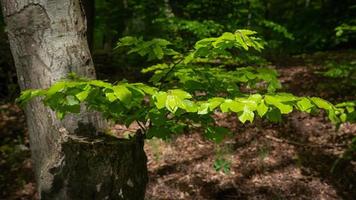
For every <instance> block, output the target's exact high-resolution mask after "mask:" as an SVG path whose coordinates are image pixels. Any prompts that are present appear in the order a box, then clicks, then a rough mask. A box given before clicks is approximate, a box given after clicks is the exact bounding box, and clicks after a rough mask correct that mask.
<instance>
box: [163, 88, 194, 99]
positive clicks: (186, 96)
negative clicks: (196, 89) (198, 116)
mask: <svg viewBox="0 0 356 200" xmlns="http://www.w3.org/2000/svg"><path fill="white" fill-rule="evenodd" d="M168 93H169V94H172V95H174V96H177V97H179V98H181V99H190V98H192V95H191V94H189V93H188V92H186V91H183V90H181V89H174V90H169V91H168Z"/></svg>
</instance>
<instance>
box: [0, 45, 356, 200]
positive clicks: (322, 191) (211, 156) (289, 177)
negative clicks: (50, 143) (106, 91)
mask: <svg viewBox="0 0 356 200" xmlns="http://www.w3.org/2000/svg"><path fill="white" fill-rule="evenodd" d="M325 59H328V60H338V59H339V60H349V59H354V60H356V58H355V54H350V53H343V52H334V53H321V54H314V55H312V56H310V55H309V56H299V57H298V58H293V59H292V60H284V62H283V63H279V64H278V65H276V66H275V67H276V69H277V70H278V71H279V73H280V78H281V79H280V80H281V82H282V84H283V85H284V87H285V88H286V89H285V90H286V91H289V92H291V93H293V94H295V95H309V96H320V97H323V98H325V99H328V100H330V101H331V102H339V101H342V100H345V99H347V100H350V99H355V95H356V90H355V88H349V87H347V86H345V87H344V86H342V85H341V84H340V82H339V81H337V80H336V81H332V80H329V79H326V78H323V77H321V76H318V75H316V74H315V71H317V70H318V69H320V68H322V67H323V66H322V65H323V64H324V62H323V61H325ZM326 83H327V84H326ZM215 119H216V121H217V123H218V124H219V125H221V126H224V127H229V128H230V129H231V130H233V132H234V133H235V134H234V137H232V138H231V139H227V140H226V141H224V142H223V144H220V145H217V144H214V143H212V142H210V141H207V140H205V139H204V138H203V137H202V136H201V134H200V133H198V132H192V133H186V134H183V135H178V136H176V137H175V138H172V139H170V140H169V141H162V140H158V139H153V140H150V141H147V143H146V145H145V150H146V153H147V157H148V169H149V178H150V181H149V184H148V188H147V194H146V197H147V200H161V199H162V200H163V199H174V200H176V199H251V200H252V199H326V200H328V199H350V200H351V199H355V197H356V162H355V161H350V160H343V159H339V160H338V158H340V156H341V155H342V154H343V152H344V151H345V149H346V147H347V145H348V144H349V143H350V141H351V138H352V137H354V136H356V124H349V123H345V124H342V125H341V127H340V128H339V129H336V128H335V127H334V126H333V125H332V124H331V123H330V122H329V121H328V120H327V118H326V116H325V113H320V114H318V115H314V116H310V115H307V114H303V113H299V112H294V113H292V114H290V115H288V116H285V117H284V119H283V123H279V124H271V123H269V122H266V121H264V120H260V119H257V120H256V122H255V123H254V124H245V125H243V124H241V123H239V122H238V120H237V119H236V118H235V117H234V116H227V115H223V114H219V113H217V114H216V116H215ZM120 128H122V126H120V125H116V126H114V127H113V129H120ZM0 130H1V131H0V156H1V157H0V172H1V173H0V199H36V194H35V183H34V181H33V175H32V164H31V161H30V158H29V157H30V152H29V147H28V137H27V136H26V132H27V130H26V128H25V119H24V116H23V113H22V111H21V109H19V108H18V107H17V106H16V105H14V104H9V103H3V104H2V105H0ZM216 160H224V161H225V162H222V163H220V164H221V165H224V164H226V168H225V169H226V171H225V172H223V171H216V170H215V168H214V163H215V162H216ZM337 160H338V162H337V164H335V163H336V161H337Z"/></svg>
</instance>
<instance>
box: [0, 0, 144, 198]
mask: <svg viewBox="0 0 356 200" xmlns="http://www.w3.org/2000/svg"><path fill="white" fill-rule="evenodd" d="M1 5H2V9H3V15H4V19H5V23H6V25H7V26H6V30H7V33H8V37H9V42H10V48H11V52H12V55H13V58H14V62H15V66H16V70H17V76H18V81H19V85H20V88H21V89H22V90H25V89H30V88H48V87H50V86H51V85H52V84H53V83H55V82H56V81H58V80H60V79H62V78H64V77H66V76H67V75H68V73H70V72H74V73H76V74H78V75H80V76H85V77H88V78H95V71H94V67H93V62H92V58H91V55H90V51H89V48H88V43H87V38H86V20H85V16H84V14H83V7H82V5H81V3H80V1H79V0H1ZM25 114H26V118H27V124H28V128H29V134H30V145H31V152H32V159H33V161H34V164H35V174H36V180H37V188H38V191H39V195H40V198H42V199H143V198H144V192H145V186H146V183H147V166H146V156H145V153H144V151H143V142H142V139H141V138H140V137H137V138H136V140H131V141H123V140H116V141H112V140H110V139H107V138H106V137H107V136H101V134H99V132H100V131H102V130H103V129H104V128H105V126H106V124H105V122H104V120H102V118H101V116H100V115H99V114H98V113H92V112H85V111H84V110H83V112H81V114H80V115H68V116H67V117H66V118H65V119H64V120H62V121H59V120H58V119H57V118H56V115H55V113H54V112H53V111H52V110H50V109H49V108H47V107H45V106H44V105H43V103H42V102H41V100H39V99H36V100H33V101H32V102H30V103H29V104H28V105H27V106H26V108H25Z"/></svg>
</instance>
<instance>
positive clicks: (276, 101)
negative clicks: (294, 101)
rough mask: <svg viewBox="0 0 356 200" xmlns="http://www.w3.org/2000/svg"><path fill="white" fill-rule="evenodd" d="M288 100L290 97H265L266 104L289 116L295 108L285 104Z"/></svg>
mask: <svg viewBox="0 0 356 200" xmlns="http://www.w3.org/2000/svg"><path fill="white" fill-rule="evenodd" d="M285 98H287V99H285ZM287 100H288V97H283V96H270V95H266V97H265V101H266V103H268V104H270V105H274V106H276V107H277V108H278V109H279V110H280V111H281V113H282V114H288V113H290V112H292V111H293V106H291V105H289V104H286V103H285V102H286V101H287Z"/></svg>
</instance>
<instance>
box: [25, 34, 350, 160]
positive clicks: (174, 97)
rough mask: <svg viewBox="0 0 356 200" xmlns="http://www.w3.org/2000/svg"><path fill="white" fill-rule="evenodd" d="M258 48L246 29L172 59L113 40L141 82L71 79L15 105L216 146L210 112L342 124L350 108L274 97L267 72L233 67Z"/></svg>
mask: <svg viewBox="0 0 356 200" xmlns="http://www.w3.org/2000/svg"><path fill="white" fill-rule="evenodd" d="M263 44H264V42H263V41H262V40H261V39H260V38H259V37H258V36H257V33H256V32H254V31H251V30H237V31H235V32H225V33H223V34H222V35H221V36H219V37H211V38H205V39H202V40H199V41H198V42H196V43H195V45H194V48H193V49H191V50H190V51H188V52H178V51H177V50H175V49H174V45H173V44H172V43H170V42H169V41H167V40H164V39H158V38H157V39H153V40H150V41H144V40H143V39H142V38H137V37H130V36H128V37H124V38H121V39H120V40H119V42H118V44H117V48H121V49H124V50H125V51H126V52H127V54H138V55H140V56H142V57H146V58H147V60H149V62H148V63H151V64H152V65H151V66H148V67H145V68H144V69H143V70H142V72H143V73H149V74H151V78H150V80H149V83H129V82H127V81H125V80H123V81H119V82H117V83H108V82H105V81H101V80H87V79H85V78H81V77H76V76H75V75H71V76H69V77H68V79H66V80H62V81H59V82H57V83H55V84H54V85H52V86H51V87H50V88H47V89H36V90H26V91H23V92H22V94H21V96H20V97H19V98H18V102H19V103H20V104H25V103H26V102H28V101H29V100H30V99H33V98H34V97H41V98H42V101H43V102H44V104H45V105H47V106H49V107H50V108H51V109H53V110H54V111H56V113H57V115H58V118H60V119H63V118H64V117H65V116H66V114H68V113H79V112H80V111H81V107H82V105H85V107H86V109H89V110H95V111H99V112H101V113H102V114H103V115H104V116H105V117H106V118H107V119H110V120H112V121H114V122H115V123H121V124H125V125H127V126H129V125H130V124H132V123H134V122H135V123H137V124H138V125H139V126H140V128H141V132H142V133H143V134H144V136H145V138H147V139H150V138H153V137H156V138H163V139H165V138H170V137H171V136H172V135H174V134H178V133H183V132H184V131H185V130H189V129H199V130H203V131H202V132H203V134H204V136H205V137H206V138H208V139H211V140H213V141H215V142H221V141H223V140H224V138H226V137H227V136H230V135H232V133H231V131H230V130H229V129H228V128H227V127H221V126H218V125H217V123H216V121H215V120H214V114H215V113H227V114H229V115H236V116H237V119H238V120H239V121H240V122H241V123H253V121H254V120H255V118H265V119H267V120H269V121H271V122H280V121H281V120H282V115H285V114H289V113H291V112H293V111H294V110H297V111H301V112H307V113H316V112H318V111H319V110H324V111H325V112H326V114H327V116H328V118H329V119H330V120H331V121H332V122H333V123H334V124H340V123H342V122H345V121H347V120H349V119H350V116H351V114H352V113H354V112H355V104H353V103H351V102H349V103H347V102H346V103H343V104H338V105H334V104H332V103H330V102H328V101H326V100H324V99H321V98H318V97H307V96H305V97H299V96H295V95H293V94H290V93H285V92H279V89H280V88H281V84H280V82H279V81H278V74H277V72H276V71H275V70H274V69H271V68H267V67H254V66H245V67H241V63H243V62H242V61H241V58H240V57H239V55H248V54H249V52H252V53H256V52H260V51H261V50H262V49H263V48H264V46H263ZM236 63H239V64H238V65H237V64H236ZM219 166H220V165H219Z"/></svg>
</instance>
